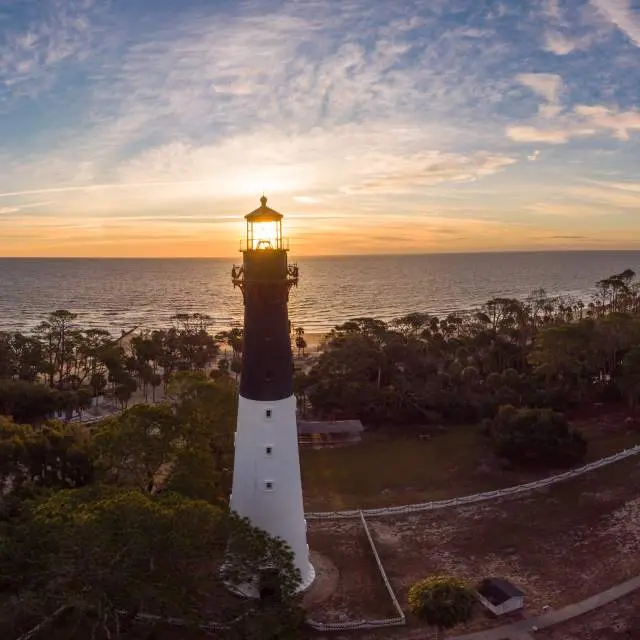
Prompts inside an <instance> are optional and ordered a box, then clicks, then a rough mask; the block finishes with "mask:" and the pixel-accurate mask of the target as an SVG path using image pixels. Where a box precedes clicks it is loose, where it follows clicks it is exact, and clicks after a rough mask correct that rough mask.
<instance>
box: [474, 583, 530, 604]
mask: <svg viewBox="0 0 640 640" xmlns="http://www.w3.org/2000/svg"><path fill="white" fill-rule="evenodd" d="M476 591H477V592H478V593H479V594H480V595H481V596H483V597H484V598H486V599H487V600H488V601H489V602H490V603H491V604H492V605H495V606H497V605H501V604H503V603H504V602H506V601H507V600H510V599H511V598H520V597H521V596H523V595H524V591H520V589H518V587H516V586H515V585H513V584H511V582H509V581H508V580H503V579H502V578H485V579H484V580H483V581H482V582H481V583H480V585H479V586H478V588H477V589H476Z"/></svg>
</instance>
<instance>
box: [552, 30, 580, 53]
mask: <svg viewBox="0 0 640 640" xmlns="http://www.w3.org/2000/svg"><path fill="white" fill-rule="evenodd" d="M590 43H591V39H590V38H585V37H583V38H578V37H572V36H568V35H565V34H563V33H562V32H561V31H556V30H550V31H547V32H545V34H544V50H545V51H549V52H550V53H555V54H556V55H557V56H566V55H568V54H570V53H571V52H572V51H575V50H576V49H584V48H586V47H587V46H588V45H589V44H590Z"/></svg>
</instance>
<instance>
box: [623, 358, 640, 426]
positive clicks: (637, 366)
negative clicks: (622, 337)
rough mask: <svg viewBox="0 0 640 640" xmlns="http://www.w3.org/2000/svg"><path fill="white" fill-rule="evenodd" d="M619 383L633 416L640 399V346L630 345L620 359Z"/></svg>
mask: <svg viewBox="0 0 640 640" xmlns="http://www.w3.org/2000/svg"><path fill="white" fill-rule="evenodd" d="M619 385H620V387H621V388H622V390H623V392H624V393H625V394H626V396H627V399H628V401H629V406H630V407H631V409H632V410H633V414H634V416H635V412H636V407H637V405H638V400H640V346H635V347H632V348H631V349H630V350H629V351H628V352H627V354H626V355H625V357H624V359H623V360H622V376H621V379H620V380H619Z"/></svg>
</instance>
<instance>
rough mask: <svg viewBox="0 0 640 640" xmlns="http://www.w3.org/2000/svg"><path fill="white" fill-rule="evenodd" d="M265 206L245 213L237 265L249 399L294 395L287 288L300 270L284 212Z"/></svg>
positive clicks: (243, 391) (243, 381) (243, 388)
mask: <svg viewBox="0 0 640 640" xmlns="http://www.w3.org/2000/svg"><path fill="white" fill-rule="evenodd" d="M260 203H261V206H260V207H259V208H258V209H256V210H255V211H252V212H251V213H249V214H248V215H246V216H245V219H246V221H247V236H246V239H243V242H242V246H241V251H242V266H241V267H236V266H234V267H233V271H232V280H233V284H234V286H237V287H240V289H241V290H242V295H243V298H244V340H243V349H242V374H241V378H240V395H241V396H242V397H243V398H247V399H249V400H260V401H269V400H282V399H283V398H288V397H289V396H291V395H292V394H293V358H292V353H291V341H290V337H289V317H288V307H287V303H288V299H289V290H290V288H291V287H292V286H294V285H296V284H297V282H298V268H297V266H296V265H289V264H288V262H287V248H286V247H285V242H284V240H283V238H282V214H280V213H278V212H277V211H274V210H273V209H271V208H270V207H267V199H266V198H265V197H264V196H263V197H262V198H261V199H260Z"/></svg>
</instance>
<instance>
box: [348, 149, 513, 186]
mask: <svg viewBox="0 0 640 640" xmlns="http://www.w3.org/2000/svg"><path fill="white" fill-rule="evenodd" d="M515 162H517V159H516V158H513V157H510V156H504V155H498V154H495V155H494V154H488V153H486V152H478V153H476V154H474V155H469V156H467V155H461V154H451V153H450V154H445V153H439V152H432V153H422V154H418V155H416V156H414V157H412V158H407V159H406V160H403V161H402V162H396V163H395V164H396V166H395V167H390V169H391V170H386V171H384V172H380V173H375V174H373V175H370V176H367V177H366V178H365V179H364V180H362V181H361V182H360V183H359V184H352V185H349V186H346V187H344V188H343V191H344V192H345V193H348V194H361V193H394V194H400V193H411V192H414V191H419V190H422V189H424V188H425V187H430V186H434V185H438V184H441V183H443V182H468V181H474V180H477V179H478V178H480V177H482V176H487V175H490V174H492V173H496V172H498V171H501V170H502V169H504V168H506V167H508V166H509V165H511V164H514V163H515Z"/></svg>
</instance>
